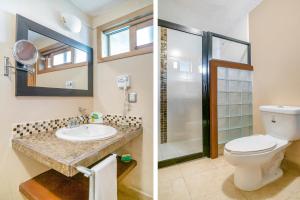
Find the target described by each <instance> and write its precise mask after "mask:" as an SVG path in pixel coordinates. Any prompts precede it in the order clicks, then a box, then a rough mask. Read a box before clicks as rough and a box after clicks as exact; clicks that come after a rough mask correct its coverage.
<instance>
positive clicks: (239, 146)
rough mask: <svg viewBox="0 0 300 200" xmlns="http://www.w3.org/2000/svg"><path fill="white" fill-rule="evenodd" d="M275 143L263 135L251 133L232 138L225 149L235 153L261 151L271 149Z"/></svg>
mask: <svg viewBox="0 0 300 200" xmlns="http://www.w3.org/2000/svg"><path fill="white" fill-rule="evenodd" d="M276 145H277V143H276V142H275V141H274V140H271V139H270V138H269V137H266V136H264V135H253V136H248V137H242V138H238V139H235V140H232V141H230V142H228V143H226V144H225V147H224V148H225V149H226V150H227V151H229V152H231V153H235V154H253V153H263V152H268V151H271V150H273V149H274V148H275V147H276Z"/></svg>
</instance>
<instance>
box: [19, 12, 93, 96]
mask: <svg viewBox="0 0 300 200" xmlns="http://www.w3.org/2000/svg"><path fill="white" fill-rule="evenodd" d="M23 39H25V40H28V41H30V42H31V43H32V44H33V45H34V46H35V47H36V48H37V50H38V58H37V62H36V63H35V64H34V65H32V66H31V68H32V69H33V71H34V73H28V72H24V71H20V70H18V71H17V73H16V96H92V95H93V89H92V88H93V85H92V84H93V50H92V48H90V47H88V46H86V45H84V44H82V43H79V42H77V41H75V40H73V39H70V38H68V37H66V36H64V35H62V34H60V33H57V32H55V31H53V30H51V29H49V28H47V27H44V26H42V25H40V24H38V23H36V22H33V21H31V20H29V19H26V18H25V17H22V16H20V15H17V41H18V40H23ZM16 64H17V65H18V66H21V65H22V64H21V63H18V62H17V63H16Z"/></svg>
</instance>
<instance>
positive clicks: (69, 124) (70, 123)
mask: <svg viewBox="0 0 300 200" xmlns="http://www.w3.org/2000/svg"><path fill="white" fill-rule="evenodd" d="M81 120H83V118H82V117H79V118H77V117H75V118H71V119H69V121H68V122H67V127H68V128H75V127H78V126H80V121H81Z"/></svg>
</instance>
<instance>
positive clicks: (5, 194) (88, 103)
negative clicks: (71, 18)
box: [0, 0, 93, 200]
mask: <svg viewBox="0 0 300 200" xmlns="http://www.w3.org/2000/svg"><path fill="white" fill-rule="evenodd" d="M60 11H66V12H71V13H75V14H77V16H78V17H79V18H81V19H82V20H83V21H86V22H87V23H89V18H88V17H86V16H85V15H84V14H82V13H81V12H80V11H79V9H77V8H76V7H75V6H73V5H71V4H70V3H68V1H61V0H51V1H40V0H22V1H20V0H9V1H6V0H0V47H1V48H0V66H1V67H0V113H1V115H0V199H1V200H2V199H3V200H18V199H23V198H22V196H21V194H20V192H19V189H18V187H19V184H20V183H22V182H24V181H25V180H27V179H29V178H32V177H33V176H36V175H37V174H40V173H42V172H43V171H45V170H47V168H46V167H45V166H44V165H42V164H39V163H38V162H36V161H34V160H32V159H29V158H27V157H26V156H23V155H22V153H18V152H15V151H13V150H12V148H11V146H10V133H11V127H12V124H13V123H17V122H25V121H35V120H47V119H53V118H61V117H67V116H72V115H77V114H78V107H79V106H81V107H85V108H87V109H88V111H91V110H92V105H93V99H92V98H89V97H15V80H14V76H12V77H10V78H7V77H4V76H3V75H2V74H3V68H2V63H3V56H10V57H12V52H11V49H12V47H13V44H14V42H15V26H16V25H15V21H16V18H15V14H16V13H20V14H21V15H23V16H25V17H27V18H30V19H32V20H34V21H36V22H38V23H40V24H43V25H45V26H47V27H49V28H51V29H53V30H56V31H58V32H60V33H62V34H64V35H67V36H68V37H72V38H74V39H76V40H79V41H81V42H84V43H86V44H89V43H90V41H91V37H90V33H89V29H88V28H87V27H84V28H83V32H82V33H81V34H80V35H76V34H71V33H70V32H67V31H66V30H65V29H64V28H63V27H62V26H61V24H60V23H59V21H58V20H59V13H60Z"/></svg>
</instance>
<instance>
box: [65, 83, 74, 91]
mask: <svg viewBox="0 0 300 200" xmlns="http://www.w3.org/2000/svg"><path fill="white" fill-rule="evenodd" d="M73 86H74V83H73V81H66V88H67V89H73Z"/></svg>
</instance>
